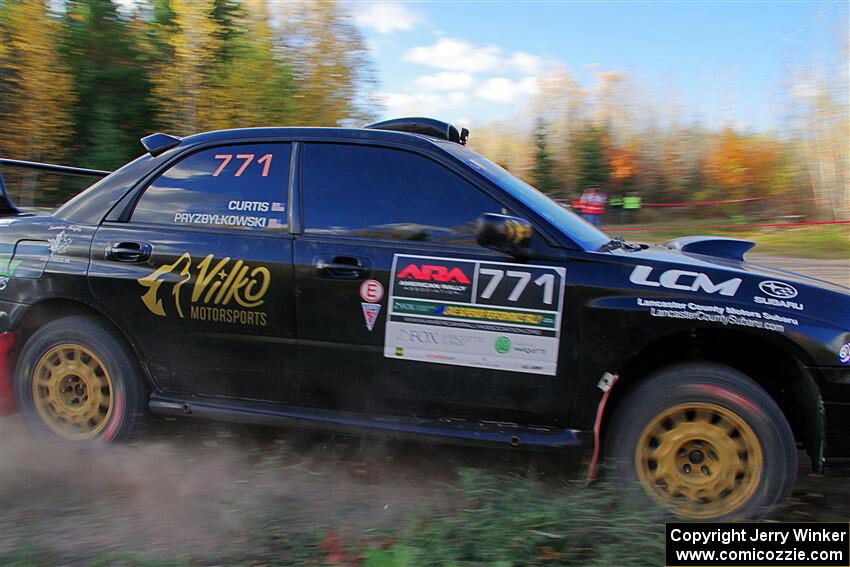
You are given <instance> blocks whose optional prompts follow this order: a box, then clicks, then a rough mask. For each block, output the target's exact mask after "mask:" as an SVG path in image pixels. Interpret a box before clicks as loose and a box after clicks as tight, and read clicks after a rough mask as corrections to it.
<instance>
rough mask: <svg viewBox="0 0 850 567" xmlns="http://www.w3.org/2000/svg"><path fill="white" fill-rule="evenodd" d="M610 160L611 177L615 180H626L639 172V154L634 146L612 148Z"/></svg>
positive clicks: (609, 154)
mask: <svg viewBox="0 0 850 567" xmlns="http://www.w3.org/2000/svg"><path fill="white" fill-rule="evenodd" d="M608 162H609V163H610V164H611V179H613V180H615V181H626V180H628V179H630V178H632V177H634V176H635V174H636V173H637V168H638V156H637V152H635V151H634V149H632V148H611V149H610V150H609V151H608Z"/></svg>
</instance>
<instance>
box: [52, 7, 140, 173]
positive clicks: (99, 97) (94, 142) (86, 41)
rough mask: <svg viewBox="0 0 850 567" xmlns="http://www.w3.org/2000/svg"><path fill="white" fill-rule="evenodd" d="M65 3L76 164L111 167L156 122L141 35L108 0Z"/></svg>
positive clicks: (128, 154)
mask: <svg viewBox="0 0 850 567" xmlns="http://www.w3.org/2000/svg"><path fill="white" fill-rule="evenodd" d="M65 6H66V11H67V16H66V18H65V30H64V36H65V37H64V48H63V51H64V55H65V58H64V59H65V61H64V62H65V66H66V67H67V68H68V69H69V70H70V71H71V73H72V75H73V77H74V90H75V91H76V92H77V94H78V95H79V102H78V104H77V106H76V109H75V112H74V130H75V133H76V135H75V140H76V145H77V148H76V149H77V150H78V154H77V155H78V156H79V159H78V160H77V163H78V164H79V165H86V166H89V167H95V168H103V169H113V168H116V167H118V166H120V165H121V164H123V163H125V162H126V161H128V160H129V159H130V158H132V157H133V156H134V155H138V153H139V138H141V137H142V136H144V135H146V134H149V133H150V131H151V130H153V128H154V127H155V124H154V122H153V120H152V116H153V114H154V107H153V102H152V100H151V88H152V86H151V82H150V79H149V77H148V72H147V70H146V68H145V66H144V60H143V58H142V54H141V52H140V50H139V48H138V47H137V45H138V43H139V39H140V38H139V36H138V34H136V33H135V31H134V30H133V28H131V26H130V22H129V21H128V20H127V19H125V18H123V17H121V16H120V15H119V14H118V10H117V8H116V6H115V4H114V3H113V2H112V0H67V1H66V5H65Z"/></svg>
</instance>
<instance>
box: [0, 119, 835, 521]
mask: <svg viewBox="0 0 850 567" xmlns="http://www.w3.org/2000/svg"><path fill="white" fill-rule="evenodd" d="M467 134H468V132H466V131H465V130H463V131H458V130H457V129H456V128H454V127H453V126H450V125H448V124H445V123H442V122H438V121H435V120H430V119H422V118H411V119H398V120H392V121H387V122H383V123H379V124H375V125H372V126H369V127H366V128H363V129H339V128H262V129H243V130H231V131H221V132H211V133H205V134H198V135H195V136H190V137H187V138H185V139H179V138H175V137H172V136H168V135H165V134H155V135H153V136H150V137H148V138H145V139H144V140H143V143H144V145H145V148H146V149H147V150H148V151H147V153H146V154H145V155H143V156H142V157H140V158H138V159H136V160H135V161H133V162H131V163H129V164H127V165H125V166H124V167H122V168H121V169H119V170H118V171H116V172H114V173H111V174H109V175H108V176H106V177H105V178H104V179H102V180H101V181H99V182H98V183H96V184H95V185H94V186H92V187H91V188H89V189H88V190H86V191H84V192H83V193H81V194H79V195H77V196H76V197H74V198H73V199H71V200H70V201H69V202H67V203H66V204H64V205H63V206H61V207H60V208H58V209H57V210H56V211H55V212H53V213H52V214H45V213H38V212H23V211H19V210H18V209H16V208H15V206H14V205H13V204H12V203H11V202H10V200H9V199H8V197H7V196H6V193H5V191H4V192H2V195H3V198H2V200H0V333H2V334H0V362H2V365H0V370H2V371H0V391H2V392H4V393H5V398H6V399H5V410H6V411H12V410H13V408H14V407H15V405H16V406H17V408H18V409H19V411H20V412H21V413H22V414H23V417H24V419H25V420H26V422H27V423H28V424H29V425H30V426H31V427H33V428H35V429H41V430H45V431H48V432H52V433H53V434H56V435H59V436H61V437H64V438H66V439H70V440H74V441H90V440H93V439H100V440H103V441H113V440H117V439H121V438H125V437H127V436H128V435H129V434H130V433H131V432H132V431H133V430H134V428H135V427H136V426H137V425H138V424H139V423H140V421H142V420H143V418H144V414H145V413H146V412H147V411H151V412H153V413H157V414H165V415H178V416H197V417H206V418H213V419H225V420H233V421H244V422H252V423H267V424H293V425H297V426H300V427H304V428H310V429H322V430H330V431H335V430H342V431H346V432H350V431H358V432H363V433H368V432H372V433H383V434H402V435H406V436H419V437H423V438H426V439H435V440H442V441H445V442H464V443H475V444H481V445H494V446H499V445H502V446H515V447H524V448H543V449H549V450H566V449H567V448H570V447H573V448H576V449H579V451H577V455H579V457H577V458H581V456H586V457H588V458H589V461H588V462H589V474H590V475H591V476H593V475H594V474H595V473H596V471H597V468H598V465H599V464H600V462H601V461H602V460H603V459H607V462H608V463H610V468H609V469H608V470H607V474H610V475H613V476H615V477H618V478H619V479H621V480H622V481H623V482H630V481H634V482H639V483H640V484H642V486H643V491H642V494H643V493H645V496H646V497H647V498H648V499H650V500H655V501H658V502H660V503H662V504H665V505H668V506H670V507H671V508H672V509H673V510H674V511H675V512H676V513H677V514H679V515H681V516H685V517H690V518H703V519H714V520H720V519H729V518H758V517H765V516H767V515H769V514H771V513H772V512H773V511H774V510H775V509H776V508H777V506H779V505H781V503H782V502H783V500H784V499H785V498H786V496H787V495H788V494H789V492H790V491H791V489H792V487H793V485H794V482H795V476H796V471H797V450H798V448H802V449H805V451H806V452H807V454H808V456H809V457H810V459H811V463H812V466H813V468H814V470H816V471H821V470H823V469H824V468H825V467H828V465H830V464H831V463H833V462H834V461H835V460H836V459H839V458H846V457H848V456H850V295H848V289H847V288H843V287H841V286H836V285H832V284H829V283H826V282H823V281H819V280H815V279H812V278H807V277H803V276H800V275H796V274H792V273H788V272H782V271H777V270H773V269H769V268H765V267H762V266H756V265H753V264H750V263H747V262H745V261H744V254H745V253H746V252H747V251H748V250H749V249H750V248H751V247H752V246H753V244H752V243H751V242H746V241H740V240H734V239H726V238H711V237H689V238H680V239H675V240H671V241H670V242H667V243H666V244H664V245H661V246H647V245H639V244H631V243H628V242H625V241H624V240H623V239H621V238H615V239H611V238H609V237H608V236H606V235H605V234H603V233H602V232H600V231H599V230H597V229H595V228H593V227H592V226H590V225H589V224H588V223H586V222H585V221H583V220H580V219H579V218H578V217H576V216H575V215H573V214H572V213H570V212H568V211H566V210H565V209H563V208H562V207H560V206H559V205H558V204H556V203H555V202H554V201H552V200H550V199H549V198H547V197H545V196H544V195H542V194H541V193H539V192H537V191H536V190H534V189H533V188H531V187H529V186H528V185H526V184H525V183H523V182H522V181H520V180H518V179H517V178H515V177H513V176H511V175H510V174H508V173H507V172H506V171H504V170H503V169H501V168H500V167H498V166H496V165H495V164H493V163H491V162H490V161H488V160H487V159H485V158H483V157H481V156H480V155H478V154H476V153H474V152H472V151H470V150H469V149H467V148H466V147H465V145H464V143H465V141H466V136H467ZM5 161H6V163H7V165H8V164H9V160H5ZM17 165H21V164H17ZM24 165H26V164H24ZM29 165H31V166H33V164H29ZM42 166H43V167H51V166H47V165H43V164H42ZM60 169H61V168H60Z"/></svg>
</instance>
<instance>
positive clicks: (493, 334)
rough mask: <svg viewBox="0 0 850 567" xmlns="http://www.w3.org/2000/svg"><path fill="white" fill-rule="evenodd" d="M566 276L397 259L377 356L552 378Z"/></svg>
mask: <svg viewBox="0 0 850 567" xmlns="http://www.w3.org/2000/svg"><path fill="white" fill-rule="evenodd" d="M565 276H566V272H565V270H564V268H561V267H555V266H535V265H529V264H511V263H505V262H484V261H479V260H469V259H465V258H463V259H455V258H434V257H423V256H407V255H402V254H397V255H396V256H395V258H394V259H393V269H392V276H391V278H390V282H391V286H390V297H389V306H388V307H389V310H388V313H387V323H386V331H385V335H384V356H386V357H388V358H403V359H405V360H416V361H420V362H433V363H439V364H453V365H457V366H473V367H478V368H490V369H495V370H506V371H513V372H527V373H533V374H546V375H555V374H556V373H557V366H558V346H559V342H560V326H561V315H562V311H563V294H564V282H565Z"/></svg>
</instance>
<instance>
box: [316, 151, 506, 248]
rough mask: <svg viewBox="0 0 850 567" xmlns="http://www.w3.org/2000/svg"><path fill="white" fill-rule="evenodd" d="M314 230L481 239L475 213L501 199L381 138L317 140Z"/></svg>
mask: <svg viewBox="0 0 850 567" xmlns="http://www.w3.org/2000/svg"><path fill="white" fill-rule="evenodd" d="M302 190H303V206H304V229H305V232H306V233H308V234H340V235H346V236H357V237H362V238H376V239H393V240H417V241H424V242H442V243H451V244H475V221H476V219H477V218H478V217H479V216H480V215H481V214H482V213H501V212H503V208H502V205H501V204H499V203H498V202H497V201H495V200H494V199H493V198H491V197H489V196H488V195H486V194H485V193H483V192H482V191H480V190H479V189H478V188H476V187H475V186H473V185H472V184H470V183H469V182H467V181H466V180H465V179H463V178H462V177H460V176H459V175H457V174H456V173H454V172H452V171H451V170H449V169H447V168H445V167H443V166H442V165H440V164H438V163H436V162H434V161H432V160H430V159H428V158H426V157H424V156H421V155H418V154H414V153H410V152H406V151H403V150H395V149H390V148H383V147H375V146H355V145H344V144H311V145H308V146H307V147H306V148H305V153H304V162H303V180H302Z"/></svg>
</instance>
